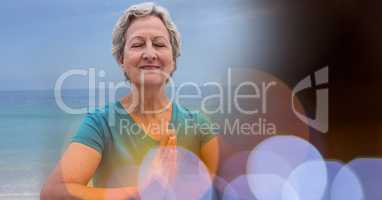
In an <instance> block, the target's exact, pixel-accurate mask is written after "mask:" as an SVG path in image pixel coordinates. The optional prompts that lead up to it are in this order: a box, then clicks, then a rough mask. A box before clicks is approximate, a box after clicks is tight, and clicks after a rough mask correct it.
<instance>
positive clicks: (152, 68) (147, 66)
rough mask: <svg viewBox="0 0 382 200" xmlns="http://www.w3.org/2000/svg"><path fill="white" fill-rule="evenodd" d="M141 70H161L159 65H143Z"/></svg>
mask: <svg viewBox="0 0 382 200" xmlns="http://www.w3.org/2000/svg"><path fill="white" fill-rule="evenodd" d="M139 69H141V70H156V69H160V66H157V65H143V66H140V67H139Z"/></svg>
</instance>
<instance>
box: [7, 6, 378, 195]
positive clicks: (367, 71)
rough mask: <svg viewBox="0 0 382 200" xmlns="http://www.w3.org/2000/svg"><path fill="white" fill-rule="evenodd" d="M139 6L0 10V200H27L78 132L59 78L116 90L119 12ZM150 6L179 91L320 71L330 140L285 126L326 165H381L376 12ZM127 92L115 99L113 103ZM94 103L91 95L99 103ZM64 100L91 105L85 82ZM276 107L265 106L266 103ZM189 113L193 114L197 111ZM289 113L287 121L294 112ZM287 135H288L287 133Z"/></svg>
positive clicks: (285, 80) (311, 102) (286, 79)
mask: <svg viewBox="0 0 382 200" xmlns="http://www.w3.org/2000/svg"><path fill="white" fill-rule="evenodd" d="M139 2H141V1H121V0H104V1H101V0H96V1H94V0H92V1H90V0H81V1H74V0H67V1H58V0H53V1H48V0H35V1H28V0H14V1H11V0H5V1H2V2H1V6H0V24H1V29H0V44H1V45H0V55H1V59H0V67H1V69H2V70H1V73H0V110H1V112H0V134H1V136H2V139H1V140H0V177H1V178H0V198H1V197H4V198H11V197H15V198H17V197H19V196H18V195H19V194H23V196H24V197H31V198H35V197H36V195H38V192H39V190H40V188H41V184H42V182H43V180H44V179H45V178H46V176H47V175H48V174H49V172H50V171H51V170H52V168H53V167H54V165H55V164H56V163H57V161H58V159H59V157H60V155H61V153H62V151H63V150H64V149H65V145H66V142H67V139H68V137H69V136H70V135H71V134H73V132H75V130H76V128H77V127H78V125H79V123H80V122H81V119H82V117H83V115H81V114H79V115H73V114H68V113H65V112H63V111H62V110H61V109H60V108H59V107H58V106H57V104H56V101H55V97H54V86H55V83H56V81H57V79H58V78H59V77H60V75H62V74H63V73H65V72H67V71H68V70H71V69H83V70H89V68H94V69H95V71H96V73H99V72H100V71H104V72H105V73H104V76H97V77H96V81H97V85H96V86H95V87H96V88H98V86H99V85H98V83H100V82H105V83H107V82H110V81H114V82H123V80H124V78H123V75H122V73H121V70H120V67H119V66H118V65H117V64H116V62H115V61H114V59H113V57H112V55H111V31H112V28H113V26H114V24H115V22H116V20H117V19H118V17H119V16H120V15H121V14H122V12H123V10H124V9H126V8H127V7H128V6H130V5H132V4H135V3H139ZM156 2H157V3H158V4H160V5H162V6H164V7H166V8H167V9H168V10H169V11H170V13H171V15H172V18H173V20H174V21H175V23H176V24H177V26H178V29H179V31H180V32H181V34H182V41H183V44H182V53H181V54H182V55H181V56H180V57H179V59H178V61H177V71H176V73H175V74H174V79H175V82H176V83H177V84H181V83H184V82H189V81H192V82H195V83H197V84H203V83H204V82H206V81H217V82H220V81H221V77H224V76H226V73H227V70H228V69H236V70H239V71H240V69H255V70H257V71H261V72H263V73H264V74H266V75H267V76H268V79H267V80H270V79H272V80H278V81H279V82H280V83H282V84H283V87H284V88H286V90H287V89H288V88H289V90H291V89H292V88H293V87H294V86H295V85H296V84H297V83H298V82H299V81H300V80H302V79H304V78H305V77H306V76H310V75H311V74H313V73H314V72H316V71H317V70H319V69H322V68H323V67H325V66H328V69H329V84H328V85H327V86H328V88H329V116H328V119H329V130H328V132H327V133H321V132H319V131H317V130H315V129H313V128H311V127H309V126H305V127H304V124H303V123H302V122H301V121H299V119H297V118H296V117H295V116H294V118H293V119H292V118H288V120H290V121H287V123H288V126H285V127H290V126H292V127H302V128H299V129H298V130H299V131H301V133H298V131H296V133H295V135H300V134H304V135H305V136H306V137H305V138H306V139H307V140H308V141H309V142H310V143H311V144H313V145H314V146H315V147H316V148H317V149H318V150H319V151H320V153H321V154H322V155H323V157H324V158H325V159H335V160H339V161H342V162H349V161H351V160H353V159H355V158H359V157H380V156H381V155H382V125H381V124H382V123H381V122H382V117H381V114H380V113H382V106H381V102H382V93H381V89H380V88H381V86H382V79H381V78H380V77H381V75H382V67H381V66H382V56H381V55H380V54H381V52H382V38H381V35H382V16H381V13H380V10H381V8H382V2H380V1H371V0H370V1H369V0H366V1H365V0H363V1H360V0H348V1H339V0H311V1H304V0H288V1H281V0H251V1H250V0H239V1H234V0H229V1H222V0H211V1H201V0H196V1H186V0H180V1H170V0H163V1H156ZM264 76H265V75H264ZM269 77H272V78H269ZM234 78H235V77H234ZM239 80H240V78H239ZM222 84H224V83H222ZM126 92H127V91H126V90H120V91H119V92H118V94H117V95H116V96H117V97H116V98H118V97H120V96H122V95H124V94H126ZM288 92H290V91H287V92H286V93H288ZM106 93H108V91H106ZM207 93H208V91H207ZM100 94H101V95H102V93H100V92H99V90H96V92H95V95H96V102H99V101H100V100H99V95H100ZM62 96H63V99H64V101H65V102H66V104H68V105H70V106H72V107H74V108H79V107H81V106H84V105H87V104H88V99H89V85H88V78H86V77H81V76H75V77H72V78H70V79H68V80H67V81H66V82H65V83H64V85H63V88H62ZM298 98H299V104H300V107H302V108H303V109H302V110H304V111H305V114H306V116H308V117H310V118H314V116H315V113H316V110H315V108H316V105H317V102H316V93H315V90H314V88H313V89H310V90H306V91H304V92H302V93H300V94H299V95H298ZM282 101H283V99H282V98H281V99H278V100H277V101H275V102H273V101H272V105H280V104H281V102H282ZM104 103H108V102H107V100H106V102H104ZM188 103H189V104H192V105H191V107H192V106H195V107H196V108H197V107H198V102H188ZM279 103H280V104H279ZM276 108H277V106H276ZM288 109H289V110H286V111H285V112H287V113H289V114H291V113H292V112H291V110H290V108H289V107H288ZM284 114H285V113H284ZM271 115H272V116H273V117H275V118H278V117H277V116H275V115H273V114H271ZM215 117H216V119H217V120H219V119H221V118H224V117H227V115H224V114H223V115H220V116H215ZM212 119H214V117H212ZM276 121H277V120H276ZM281 126H282V125H281ZM292 130H294V129H293V128H291V129H288V128H285V131H286V132H290V133H291V134H294V133H293V131H292ZM281 132H283V131H281ZM244 138H245V137H244ZM263 139H264V138H261V139H259V140H256V142H252V143H251V142H249V143H248V144H247V145H244V144H243V143H244V142H243V141H242V140H240V139H238V140H237V141H236V142H237V143H235V144H233V145H231V146H230V148H231V149H230V150H227V149H228V148H226V149H225V150H223V155H222V158H223V160H224V159H225V158H226V157H229V156H230V155H232V154H233V153H236V152H239V151H243V150H251V148H253V147H254V145H255V144H257V143H258V142H260V141H261V140H263ZM223 140H224V138H223ZM243 140H245V139H243Z"/></svg>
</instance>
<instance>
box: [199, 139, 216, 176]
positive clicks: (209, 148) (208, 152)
mask: <svg viewBox="0 0 382 200" xmlns="http://www.w3.org/2000/svg"><path fill="white" fill-rule="evenodd" d="M201 157H202V160H203V161H204V163H205V164H206V166H207V168H208V170H209V172H210V174H211V177H212V178H214V177H215V175H216V172H217V169H218V165H219V139H218V137H214V138H212V139H211V140H210V141H208V142H207V143H206V144H204V145H203V146H202V148H201Z"/></svg>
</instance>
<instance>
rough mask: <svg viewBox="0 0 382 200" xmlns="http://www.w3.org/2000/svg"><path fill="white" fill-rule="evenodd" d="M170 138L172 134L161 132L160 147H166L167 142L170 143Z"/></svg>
mask: <svg viewBox="0 0 382 200" xmlns="http://www.w3.org/2000/svg"><path fill="white" fill-rule="evenodd" d="M169 138H170V135H168V134H161V137H160V142H159V146H160V147H165V146H167V143H168V139H169Z"/></svg>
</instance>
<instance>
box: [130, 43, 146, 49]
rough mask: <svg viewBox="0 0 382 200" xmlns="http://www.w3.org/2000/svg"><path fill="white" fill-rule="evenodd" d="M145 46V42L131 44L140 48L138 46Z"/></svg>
mask: <svg viewBox="0 0 382 200" xmlns="http://www.w3.org/2000/svg"><path fill="white" fill-rule="evenodd" d="M142 46H143V43H133V44H132V45H131V47H132V48H138V47H142Z"/></svg>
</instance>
